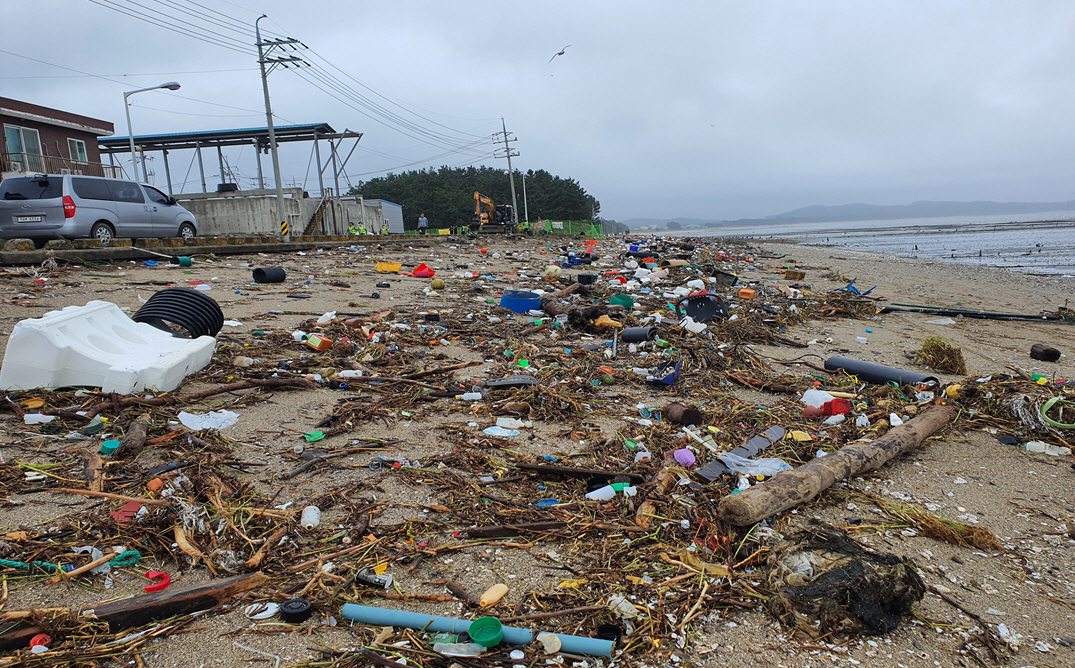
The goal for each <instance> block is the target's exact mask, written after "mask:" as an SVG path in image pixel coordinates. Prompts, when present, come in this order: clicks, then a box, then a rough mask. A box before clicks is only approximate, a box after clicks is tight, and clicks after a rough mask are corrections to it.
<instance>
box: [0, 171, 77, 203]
mask: <svg viewBox="0 0 1075 668" xmlns="http://www.w3.org/2000/svg"><path fill="white" fill-rule="evenodd" d="M0 192H3V197H4V199H52V198H54V197H61V196H63V179H62V178H61V177H59V176H54V177H52V178H38V177H36V176H19V177H15V178H7V179H4V180H3V181H2V182H0Z"/></svg>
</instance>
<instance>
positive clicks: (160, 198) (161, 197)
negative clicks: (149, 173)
mask: <svg viewBox="0 0 1075 668" xmlns="http://www.w3.org/2000/svg"><path fill="white" fill-rule="evenodd" d="M142 187H143V188H145V189H146V194H147V195H149V201H151V202H156V203H157V204H167V203H168V196H167V195H165V194H164V193H162V192H161V191H159V190H157V189H156V188H150V187H149V186H142Z"/></svg>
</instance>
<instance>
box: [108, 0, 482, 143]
mask: <svg viewBox="0 0 1075 668" xmlns="http://www.w3.org/2000/svg"><path fill="white" fill-rule="evenodd" d="M90 1H91V2H95V3H97V4H100V2H101V1H103V2H108V3H109V4H110V5H113V7H110V8H113V9H115V10H116V11H121V9H120V8H119V7H116V6H115V5H117V1H116V0H90ZM126 1H127V2H128V3H130V4H131V5H134V6H135V7H139V8H142V9H146V8H145V7H144V6H143V5H139V4H138V3H136V2H134V0H126ZM151 1H152V2H155V3H157V4H159V5H162V6H164V7H167V8H168V9H170V10H171V11H173V12H179V13H180V14H181V15H183V16H186V17H187V18H190V19H192V20H196V21H208V22H209V23H210V24H212V25H214V26H217V27H219V28H223V29H226V30H229V31H231V32H233V33H237V34H240V35H243V36H245V37H249V36H250V33H251V31H250V28H249V26H248V25H246V24H245V23H243V22H242V21H240V20H239V19H237V18H236V17H234V16H230V15H227V14H223V13H220V12H215V13H214V14H208V13H206V11H200V10H199V9H194V8H193V7H199V8H201V10H209V11H215V10H211V9H210V8H208V7H206V6H205V5H201V4H199V3H197V2H193V0H187V4H189V5H192V6H193V7H188V6H186V5H180V4H179V3H178V2H176V1H175V0H151ZM130 11H135V10H130ZM135 13H136V14H138V15H139V16H138V17H137V18H141V19H142V20H147V21H148V22H150V23H154V24H155V25H161V24H160V22H159V19H158V20H157V21H156V22H154V21H150V20H149V17H148V15H146V14H142V13H141V12H136V11H135ZM160 14H161V15H163V16H166V17H168V18H169V19H173V20H175V21H177V22H178V23H181V24H183V25H186V26H190V29H186V28H182V27H181V26H174V27H169V26H165V27H169V29H174V30H175V31H176V32H180V34H190V33H192V32H194V31H200V32H199V33H198V35H197V36H198V37H199V38H200V39H206V40H210V41H211V43H216V44H217V45H218V46H229V45H237V44H241V43H238V42H237V40H236V38H234V37H231V36H229V35H224V34H222V33H220V32H219V31H217V30H213V29H210V28H207V27H205V26H204V25H199V24H196V23H193V22H192V21H187V20H184V19H183V18H179V17H177V16H175V15H174V14H172V13H168V12H163V11H162V12H160ZM225 19H227V20H225ZM229 21H230V22H229ZM222 40H224V42H222ZM299 43H300V44H301V42H299ZM243 46H245V45H243ZM302 46H303V47H304V48H307V49H308V47H306V45H305V44H303V45H302ZM240 48H241V47H240ZM292 48H294V47H292ZM308 50H309V49H308ZM310 52H311V53H313V54H314V55H315V56H317V58H318V59H319V60H321V61H323V62H324V64H325V65H324V66H319V69H323V70H324V71H318V72H317V73H311V74H310V76H312V77H314V78H317V79H318V80H319V81H320V82H321V83H322V84H323V85H324V86H328V87H329V88H332V89H333V90H335V91H336V92H337V93H338V94H339V95H342V96H344V97H346V98H348V99H350V100H351V101H352V102H354V103H355V104H357V105H358V106H359V107H361V108H362V109H365V110H366V111H363V110H362V109H358V108H355V107H354V106H353V105H348V106H351V108H352V109H354V110H355V111H358V112H359V113H362V114H363V115H366V116H367V117H369V118H371V119H372V120H377V119H376V118H375V117H380V118H381V119H383V121H386V123H385V125H386V127H389V128H392V125H393V124H394V125H396V126H399V128H402V129H404V130H406V131H409V132H403V134H405V135H407V136H410V137H411V138H413V139H416V140H419V141H424V142H426V143H431V144H433V145H437V146H440V147H446V146H453V145H454V146H455V147H457V148H460V149H461V150H466V149H465V147H466V146H467V144H468V143H469V142H468V141H467V140H466V139H464V138H463V137H469V138H473V139H482V140H485V138H484V137H480V136H479V135H474V134H472V133H469V132H465V131H461V130H456V129H454V128H451V127H449V126H447V125H444V124H441V123H438V122H437V121H434V120H432V119H430V118H428V117H426V116H423V115H421V114H418V113H417V112H414V111H412V110H410V109H407V108H406V107H404V106H402V105H400V104H399V103H397V102H395V101H394V100H392V99H390V98H389V97H387V96H386V95H384V94H382V93H380V92H379V91H377V90H376V89H374V88H373V87H371V86H369V85H367V84H365V83H363V82H362V81H360V80H358V79H356V78H355V77H353V76H351V75H350V74H348V73H347V72H345V71H343V70H342V69H340V68H339V67H337V66H336V65H334V64H332V63H331V62H329V61H328V59H326V58H325V57H324V56H321V55H320V54H319V53H317V52H314V51H312V50H310ZM307 64H309V63H307ZM328 67H331V68H332V69H334V70H336V71H338V72H340V73H341V74H343V75H344V76H346V77H347V78H349V79H350V80H352V81H354V82H355V83H356V84H358V85H359V86H361V87H362V88H365V89H366V90H368V91H370V92H371V93H374V94H376V95H378V96H380V97H381V98H383V99H385V100H386V101H388V102H389V103H390V104H392V105H394V106H396V107H399V108H400V109H402V110H404V111H406V112H407V113H409V114H412V115H414V116H415V117H417V118H420V119H422V120H424V121H426V122H427V123H431V124H433V125H435V126H437V127H440V128H444V129H445V130H448V131H450V132H452V133H454V134H457V135H461V137H454V136H451V135H448V134H444V133H442V132H440V131H437V130H432V129H429V128H427V127H423V126H422V125H420V124H419V123H416V122H413V121H410V120H408V119H406V118H404V117H402V116H399V115H398V114H396V113H395V112H392V111H390V110H388V109H386V108H385V107H384V106H382V105H380V104H378V103H377V102H375V101H374V100H372V99H370V98H369V97H367V96H365V95H363V94H362V93H360V92H358V91H356V90H355V89H353V88H352V87H351V86H350V85H349V84H347V83H345V82H343V81H341V80H340V79H339V78H337V77H336V76H335V75H333V74H332V73H331V72H330V71H328V69H327V68H328ZM304 78H305V77H304ZM322 90H323V89H322ZM323 92H326V91H324V90H323ZM336 99H337V100H338V101H341V102H342V100H339V98H338V97H337V98H336ZM392 129H397V128H392ZM397 131H398V129H397ZM415 134H417V135H421V137H418V136H415ZM422 137H424V138H425V139H423V138H422Z"/></svg>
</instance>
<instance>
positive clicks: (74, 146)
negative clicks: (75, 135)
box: [67, 138, 89, 162]
mask: <svg viewBox="0 0 1075 668" xmlns="http://www.w3.org/2000/svg"><path fill="white" fill-rule="evenodd" d="M67 150H68V151H69V152H70V154H71V159H72V160H77V161H78V162H89V160H88V159H87V158H86V142H84V141H82V140H81V139H71V138H68V139H67Z"/></svg>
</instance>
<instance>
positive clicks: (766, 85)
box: [0, 0, 1075, 220]
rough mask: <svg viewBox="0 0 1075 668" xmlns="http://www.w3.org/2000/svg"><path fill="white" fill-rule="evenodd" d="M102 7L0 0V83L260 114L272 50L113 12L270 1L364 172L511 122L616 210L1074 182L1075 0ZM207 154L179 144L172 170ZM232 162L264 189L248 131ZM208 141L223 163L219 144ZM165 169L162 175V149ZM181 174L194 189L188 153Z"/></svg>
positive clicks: (1039, 195) (312, 106)
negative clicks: (349, 133) (376, 109)
mask: <svg viewBox="0 0 1075 668" xmlns="http://www.w3.org/2000/svg"><path fill="white" fill-rule="evenodd" d="M96 1H97V2H99V3H100V4H95V3H94V2H90V1H89V0H36V1H34V2H8V3H5V8H4V23H5V25H6V26H8V28H9V29H7V30H5V31H4V40H3V42H2V43H0V49H2V50H3V51H5V52H8V53H0V91H2V92H0V95H3V96H6V97H12V98H16V99H20V100H24V101H27V102H33V103H36V104H41V105H45V106H51V107H57V108H60V109H64V110H66V111H71V112H75V113H80V114H85V115H87V116H93V117H96V118H101V119H106V120H109V121H111V122H113V123H115V125H116V134H117V135H119V136H125V135H126V134H127V131H126V122H125V119H124V113H123V97H122V96H123V92H124V91H126V90H132V89H134V88H140V87H144V86H152V85H156V84H159V83H162V82H164V81H169V80H172V79H175V80H178V81H179V82H180V83H181V84H182V89H181V90H179V91H178V92H176V93H170V92H158V91H154V92H149V93H141V94H139V95H136V96H134V97H132V98H131V99H132V101H133V104H132V106H131V116H132V121H133V124H134V131H135V134H136V135H137V134H152V133H161V132H183V131H197V130H210V129H227V128H241V127H264V125H265V116H264V106H263V101H262V93H261V81H260V77H259V75H258V72H257V64H256V56H253V55H249V54H247V53H241V52H239V51H235V50H231V49H227V48H223V47H220V46H217V45H214V44H211V43H209V42H207V41H206V40H205V39H202V38H197V37H193V36H188V35H182V34H177V33H176V32H173V31H170V30H168V29H166V28H164V27H160V26H156V25H151V24H150V23H147V22H145V21H142V20H140V19H138V18H134V17H132V16H127V15H124V14H122V13H120V12H119V11H116V9H115V8H121V9H123V10H124V11H126V12H131V13H136V12H141V13H143V14H147V15H149V16H151V17H154V19H155V20H158V21H162V22H165V23H167V24H169V25H172V26H175V27H179V28H184V29H189V30H195V29H197V30H198V31H200V32H202V33H204V31H205V30H210V31H212V32H213V33H217V35H216V38H217V39H225V41H226V42H227V43H229V44H232V45H235V44H236V43H237V42H235V41H233V40H238V42H241V43H247V44H248V43H250V42H252V39H251V37H249V36H245V35H243V34H242V33H241V32H236V30H249V28H247V26H252V24H253V21H254V20H255V19H256V18H257V17H258V15H259V14H261V13H265V14H268V15H269V18H268V19H265V20H263V21H262V22H261V25H262V28H263V29H267V30H269V31H272V32H273V33H274V34H283V35H290V36H293V37H295V38H297V39H300V40H301V41H302V42H303V43H304V44H305V45H306V46H308V47H309V48H310V51H299V52H298V53H297V54H296V55H300V56H302V57H304V58H307V59H308V60H310V61H311V62H312V63H313V64H314V67H312V68H309V69H308V70H305V71H304V72H300V73H298V74H296V73H293V72H291V71H287V70H279V71H277V72H274V73H273V74H272V75H271V76H270V77H269V82H270V91H271V93H272V103H273V110H274V112H275V114H276V116H277V120H276V122H277V123H280V124H285V123H288V122H293V123H314V122H327V123H329V124H331V125H332V126H333V127H334V128H335V129H336V130H337V131H340V130H343V129H344V128H348V129H351V130H357V131H360V132H363V133H365V136H364V137H363V139H362V141H361V143H360V144H359V148H358V149H357V150H356V151H355V153H354V156H353V157H352V158H351V160H350V163H349V164H348V165H347V169H346V171H347V173H348V175H349V178H350V180H351V182H357V181H358V180H360V179H369V178H372V177H373V176H376V175H379V174H383V173H385V172H386V171H389V170H392V169H393V168H394V169H395V171H403V170H405V169H413V168H416V167H420V166H426V165H431V166H440V165H444V164H448V165H460V164H469V163H472V162H475V164H483V163H484V164H488V165H491V166H499V167H506V163H505V161H504V160H503V159H495V158H491V157H484V158H483V154H488V153H489V152H491V151H492V148H493V147H492V146H489V145H488V144H485V145H479V147H478V148H477V149H473V148H471V149H467V150H465V151H463V152H459V151H458V147H459V146H460V145H461V144H463V143H466V142H470V141H475V142H480V141H481V140H482V138H488V137H489V136H490V135H492V134H493V133H495V132H497V131H499V130H500V118H501V117H504V118H505V119H506V121H507V126H508V130H509V131H511V132H513V133H514V134H515V135H516V136H517V137H518V140H519V141H518V142H517V143H516V144H515V145H514V148H515V149H516V150H518V151H519V152H520V153H521V155H520V156H519V157H518V158H517V159H514V161H513V164H514V166H515V167H516V168H518V169H522V170H527V169H546V170H548V171H550V172H552V173H553V174H557V175H560V176H562V177H570V178H574V179H576V180H577V181H579V182H580V183H581V184H582V186H583V187H584V188H586V190H587V191H588V192H589V193H590V194H592V195H594V196H595V197H597V199H598V200H599V201H600V202H601V204H602V213H603V215H604V216H605V217H606V218H613V219H619V220H624V219H629V218H635V217H655V218H672V217H676V216H679V217H695V218H718V219H735V218H741V217H754V216H758V217H760V216H765V215H769V214H775V213H779V212H782V211H786V210H789V209H793V208H797V207H800V206H806V205H810V204H830V205H835V204H846V203H851V202H866V203H872V204H906V203H910V202H912V201H915V200H923V199H932V200H941V199H944V200H975V199H979V200H998V201H1015V200H1019V201H1060V200H1070V199H1073V198H1075V123H1072V119H1073V118H1075V114H1073V112H1075V71H1073V68H1072V63H1075V3H1071V2H1068V1H1059V0H1058V1H1055V2H1034V1H1032V0H1019V1H1018V2H1016V1H1014V0H1012V1H1010V2H985V1H982V0H974V1H967V2H956V1H945V0H928V1H921V2H915V1H907V0H900V1H898V2H897V1H890V2H882V1H879V0H878V1H870V2H864V1H861V0H853V1H847V2H828V1H822V0H809V1H801V2H782V1H775V0H770V1H766V2H715V1H714V2H701V1H699V2H660V3H658V2H631V1H624V0H618V1H616V2H590V1H585V0H583V1H579V0H573V1H570V2H556V1H550V0H543V1H542V2H528V3H517V2H503V1H488V2H477V1H474V2H471V1H458V2H444V1H437V2H411V1H400V0H394V1H380V0H376V1H366V2H354V1H340V2H334V1H331V0H315V1H313V2H298V3H297V2H293V1H292V2H282V1H277V0H228V1H225V0H198V3H200V4H197V3H194V2H189V1H188V0H96ZM110 7H111V8H110ZM207 7H213V8H214V9H215V10H216V11H212V10H207V9H206V8H207ZM165 14H171V15H172V17H173V18H171V19H169V18H167V17H166V16H165ZM233 19H235V20H234V21H233ZM181 21H186V22H188V23H182V22H181ZM188 24H193V25H188ZM15 26H18V29H15V28H14V27H15ZM35 26H40V27H35ZM565 45H571V46H570V47H569V48H567V49H566V51H565V53H564V55H563V56H559V57H556V58H554V59H553V60H552V62H549V59H550V57H551V56H552V55H553V54H555V53H557V52H558V51H560V50H561V49H562V48H563V47H564V46H565ZM247 48H248V49H249V50H251V51H252V49H253V47H247ZM11 54H19V55H20V56H29V57H31V58H35V59H38V60H40V61H45V62H34V61H32V60H27V59H26V58H23V57H19V56H16V55H11ZM46 63H51V64H52V65H50V64H46ZM53 65H58V66H62V68H72V69H74V70H79V71H80V72H84V73H87V74H93V75H100V76H104V77H107V78H108V79H111V80H112V81H109V80H105V79H101V78H96V77H90V76H82V75H79V74H78V73H76V72H72V71H70V70H67V69H62V68H61V67H56V66H53ZM332 66H335V67H338V68H339V70H334V69H332ZM300 75H301V76H300ZM303 76H305V77H306V79H309V80H312V81H314V82H318V85H319V86H320V87H321V88H324V89H326V90H331V89H330V88H329V87H330V86H335V87H336V90H335V93H334V94H335V95H336V97H338V98H341V99H344V100H348V104H344V103H342V102H341V101H340V100H338V99H334V98H333V97H332V96H330V95H329V94H328V93H327V92H325V91H323V90H319V89H318V88H316V87H314V86H313V85H311V83H308V81H307V80H306V79H304V78H303ZM328 77H334V80H332V79H329V78H328ZM352 77H353V78H352ZM363 86H368V87H369V88H368V89H367V88H363ZM369 89H372V90H374V91H376V93H373V92H371V91H370V90H369ZM356 94H361V95H364V96H366V97H368V98H370V99H372V100H373V101H374V102H376V103H377V104H378V105H380V107H382V108H383V109H384V110H387V111H388V112H391V114H394V115H398V117H399V118H401V119H402V122H403V123H406V124H407V125H406V129H405V130H404V129H402V128H401V126H400V125H399V124H398V122H397V120H393V119H391V118H389V119H385V118H384V117H382V116H378V115H376V114H374V113H372V112H368V111H366V110H365V109H364V108H363V107H362V106H361V103H360V102H357V101H354V96H355V95H356ZM378 94H380V95H383V96H385V97H380V96H379V95H378ZM210 103H212V104H210ZM396 105H399V106H396ZM405 133H406V134H405ZM408 135H410V136H408ZM349 148H350V146H349V145H348V146H347V147H346V148H345V150H349ZM310 150H311V149H310V145H308V144H290V145H284V146H283V147H282V148H281V156H282V161H283V173H284V180H285V182H289V183H290V182H298V183H303V182H304V181H305V182H306V187H307V189H309V190H316V189H317V179H316V176H315V174H314V170H312V169H311V170H310V171H309V173H308V174H307V165H308V163H309V159H310ZM448 151H454V152H452V153H450V154H447V155H444V154H446V153H448ZM327 153H328V151H327V147H326V150H325V151H324V152H323V155H327ZM192 155H193V152H191V151H184V152H177V153H174V154H172V156H171V157H170V160H171V167H172V173H173V179H174V180H175V181H176V182H179V181H181V180H183V178H184V175H185V174H186V173H187V170H188V167H189V166H190V165H191V158H192ZM225 155H226V156H227V157H228V160H229V162H230V163H231V164H232V165H233V166H234V167H235V168H236V169H237V171H238V172H239V173H241V175H242V176H243V177H244V179H246V180H245V181H244V182H243V184H244V185H249V183H250V181H249V179H252V178H253V177H254V175H255V174H256V167H255V166H254V156H253V151H252V149H250V148H245V149H238V148H234V149H230V150H227V151H226V152H225ZM205 158H206V161H205V162H206V170H207V172H212V173H213V174H214V175H215V174H216V172H217V171H218V169H217V167H216V157H215V156H214V155H209V154H206V155H205ZM408 163H418V164H417V165H414V166H409V167H403V166H405V165H407V164H408ZM264 165H265V169H266V172H267V173H269V174H271V166H270V162H269V160H268V158H267V157H266V158H265V160H264ZM151 170H153V171H155V172H156V174H155V177H154V179H153V180H154V181H155V182H156V183H158V184H161V183H163V181H164V169H163V165H162V164H161V163H160V160H159V158H158V159H157V160H156V161H155V164H154V165H153V166H152V167H151ZM216 178H217V177H216V176H212V177H208V175H207V180H210V181H211V185H210V187H211V188H212V187H213V185H212V184H215V183H216V182H217V181H216ZM186 181H187V183H186V187H185V190H187V191H198V190H200V183H198V175H197V165H196V164H194V165H193V168H192V169H190V173H189V175H188V176H186ZM326 185H331V184H328V183H327V184H326ZM176 190H177V191H179V190H180V189H179V188H177V189H176ZM520 198H521V192H520ZM520 204H521V201H520Z"/></svg>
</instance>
